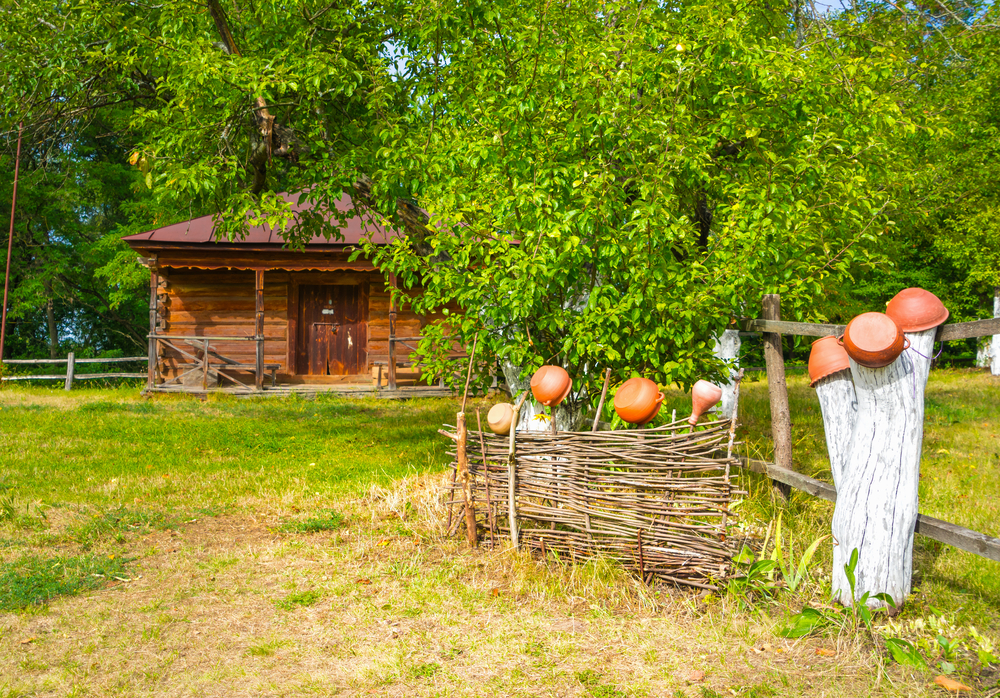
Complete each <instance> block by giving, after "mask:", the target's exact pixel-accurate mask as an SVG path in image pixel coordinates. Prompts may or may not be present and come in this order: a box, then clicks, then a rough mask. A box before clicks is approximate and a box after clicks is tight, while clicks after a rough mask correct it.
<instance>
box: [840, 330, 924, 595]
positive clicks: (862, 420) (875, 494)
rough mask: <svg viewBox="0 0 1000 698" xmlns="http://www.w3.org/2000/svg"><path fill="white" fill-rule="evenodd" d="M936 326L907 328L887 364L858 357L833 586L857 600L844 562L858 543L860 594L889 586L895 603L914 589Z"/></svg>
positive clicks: (886, 589)
mask: <svg viewBox="0 0 1000 698" xmlns="http://www.w3.org/2000/svg"><path fill="white" fill-rule="evenodd" d="M936 332H937V328H932V329H929V330H924V331H923V332H914V333H908V334H907V335H906V336H907V338H908V339H909V340H910V348H909V349H907V350H905V351H904V352H903V353H902V354H900V355H899V357H898V358H897V359H896V360H895V361H894V362H892V363H891V364H889V365H888V366H885V367H883V368H867V367H865V366H861V365H859V364H857V363H856V362H855V361H854V360H853V359H851V374H852V375H853V376H854V389H855V392H856V393H857V399H858V413H857V421H856V423H855V426H854V431H853V434H852V436H851V445H850V452H849V454H848V456H847V459H846V461H845V466H844V468H843V470H842V472H841V478H842V484H838V486H837V506H836V508H835V509H834V513H833V537H834V548H833V593H834V597H835V598H836V599H837V600H839V601H840V602H841V603H843V604H845V605H849V604H852V603H853V601H854V599H852V598H851V589H850V584H849V582H848V578H847V574H846V572H845V570H844V567H845V565H846V564H847V563H848V561H849V560H850V558H851V553H852V551H853V550H855V549H857V551H858V562H857V567H856V568H855V569H854V577H855V586H854V598H855V599H859V598H861V596H862V595H863V594H865V593H866V592H867V593H868V594H869V595H870V596H869V599H868V605H869V606H872V607H876V606H884V605H885V604H884V603H883V602H882V601H879V600H877V599H874V598H871V597H872V596H874V595H875V594H879V593H886V594H888V595H889V596H891V597H892V599H893V600H894V602H895V605H896V606H900V605H902V603H903V601H904V600H905V599H906V597H907V595H908V594H909V593H910V585H911V575H912V571H913V533H914V528H915V526H916V523H917V504H918V502H917V499H918V496H917V490H918V485H919V482H920V451H921V443H922V440H923V433H924V388H925V387H926V385H927V376H928V373H929V372H930V364H931V356H932V351H933V347H934V336H935V334H936Z"/></svg>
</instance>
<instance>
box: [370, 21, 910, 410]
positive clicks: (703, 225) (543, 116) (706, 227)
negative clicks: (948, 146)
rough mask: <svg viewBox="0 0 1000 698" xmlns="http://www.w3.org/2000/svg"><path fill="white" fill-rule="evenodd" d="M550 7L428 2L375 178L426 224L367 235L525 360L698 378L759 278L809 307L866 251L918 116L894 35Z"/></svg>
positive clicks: (807, 312)
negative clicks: (379, 236)
mask: <svg viewBox="0 0 1000 698" xmlns="http://www.w3.org/2000/svg"><path fill="white" fill-rule="evenodd" d="M542 7H543V8H544V12H539V9H538V6H535V5H520V4H516V3H515V4H507V5H504V6H503V7H502V8H500V7H496V6H490V7H486V6H477V5H472V6H470V5H467V4H465V3H461V4H454V5H452V4H447V3H446V4H443V5H442V4H440V3H439V4H436V5H435V8H437V13H436V14H430V15H425V16H424V21H423V24H422V26H421V27H419V28H417V29H416V30H415V34H416V39H415V41H414V43H413V44H412V45H411V46H410V47H409V52H408V53H407V54H406V57H407V63H406V73H405V74H406V75H407V76H408V77H411V78H412V80H413V83H414V84H415V85H416V86H417V88H416V89H417V92H416V95H415V99H414V100H413V103H412V104H411V107H410V109H408V110H407V111H406V112H404V113H402V114H401V115H400V117H399V118H398V119H397V120H396V121H394V122H390V123H389V124H387V125H386V127H385V128H383V130H382V132H381V133H380V137H381V139H382V150H381V151H380V156H381V162H382V167H381V168H380V169H379V170H378V171H377V173H376V174H373V179H374V180H375V181H377V182H385V183H390V182H391V183H399V182H403V183H407V184H408V185H409V187H410V190H409V192H408V193H409V195H410V196H412V197H413V198H414V199H415V200H419V201H420V202H423V203H425V205H426V207H427V208H428V209H429V210H431V211H433V212H434V215H435V216H436V221H437V225H436V226H434V230H433V231H432V232H431V234H430V235H429V236H427V237H426V238H425V239H422V240H414V239H413V236H411V237H410V238H409V239H408V240H400V241H398V242H396V243H395V244H394V245H393V246H391V247H390V248H388V249H381V248H375V247H370V248H369V249H368V250H367V252H368V254H370V255H372V256H374V257H375V258H376V259H378V260H379V262H380V263H381V264H382V265H384V266H387V267H389V268H391V269H393V270H394V271H395V272H396V273H397V274H398V275H399V276H400V277H401V278H403V279H405V280H406V281H407V282H409V283H412V284H416V283H422V284H423V285H424V286H425V287H426V288H427V289H428V290H427V292H426V293H425V294H424V295H423V296H422V297H421V298H420V300H419V301H417V304H418V305H420V306H421V307H424V308H426V309H433V308H441V307H444V306H446V304H447V303H457V304H458V305H459V306H460V307H462V308H463V309H465V310H468V311H471V312H469V314H467V315H465V316H464V317H462V318H461V319H455V320H453V321H452V322H451V324H450V332H452V333H455V332H457V333H458V334H459V335H460V336H462V337H463V338H466V339H468V338H469V337H471V335H472V333H473V332H474V331H477V330H486V331H487V333H488V334H487V336H486V338H485V345H486V346H487V347H488V348H489V349H490V350H492V351H493V352H495V353H496V354H497V355H499V356H502V357H504V358H508V359H509V360H510V361H511V362H512V363H514V364H515V365H518V366H523V367H524V368H527V369H530V368H534V367H537V366H538V365H539V364H541V363H544V362H558V363H562V364H564V365H566V366H567V367H569V368H570V370H571V372H572V373H574V374H575V376H576V377H577V378H578V379H579V378H584V376H585V375H588V374H587V373H586V371H585V369H586V368H588V367H589V368H594V367H597V366H601V367H603V366H610V367H612V368H613V369H614V370H615V372H616V374H617V375H618V376H620V377H626V376H627V375H628V374H629V373H630V372H633V371H635V372H640V373H643V374H644V375H647V376H648V377H651V378H654V379H656V380H658V381H660V382H669V381H677V380H679V381H681V382H688V383H689V382H692V381H693V380H695V379H696V378H698V377H699V376H700V375H701V374H703V373H705V372H707V371H709V370H710V369H711V366H712V364H711V359H710V351H711V337H712V335H714V334H716V333H718V332H719V331H721V330H722V329H723V328H725V327H726V326H727V325H728V324H729V322H730V321H731V319H732V318H733V317H734V316H739V315H754V314H756V310H757V307H758V306H759V302H760V299H761V296H762V295H763V294H765V293H770V292H779V293H781V294H782V301H783V305H784V306H785V307H786V308H789V310H791V314H794V315H797V316H799V317H803V318H809V317H816V315H817V314H816V313H815V312H813V310H812V308H811V306H812V304H813V302H814V300H815V299H816V298H817V297H819V296H821V295H822V294H823V293H824V292H825V291H826V290H827V289H828V288H829V287H830V286H831V285H835V284H836V283H837V281H838V278H839V277H840V275H842V274H844V273H846V272H847V271H848V270H849V269H851V268H852V266H853V265H855V264H856V263H857V262H858V261H868V260H870V259H871V258H872V256H873V255H877V253H878V244H877V243H878V237H879V236H880V235H881V234H882V233H883V232H884V231H885V230H886V229H887V227H888V225H889V222H890V219H889V217H888V216H887V215H886V214H887V213H888V212H889V211H891V210H892V208H893V206H894V205H895V204H896V203H897V202H896V200H895V199H894V193H895V192H893V191H891V190H889V189H887V188H886V187H884V186H882V185H881V184H880V182H883V181H884V180H885V179H886V177H885V171H886V169H887V166H888V164H889V163H891V162H892V161H893V156H894V154H893V152H892V150H891V147H890V146H891V144H892V142H893V134H894V133H895V132H897V131H900V130H902V131H908V132H915V131H916V130H917V128H918V123H917V120H916V118H915V116H914V115H913V114H908V113H904V112H903V111H902V110H901V108H900V103H901V102H902V101H903V98H904V96H905V95H906V94H907V93H908V92H909V91H911V90H912V89H913V87H912V85H910V84H909V83H907V82H906V81H901V80H899V76H900V74H903V73H905V70H906V64H905V60H904V55H903V52H902V51H898V50H895V49H894V48H893V46H892V44H891V42H890V43H888V44H886V43H885V42H874V41H870V40H868V39H866V38H864V37H865V36H866V33H865V31H864V27H862V26H859V25H857V24H856V23H855V22H854V21H853V20H851V19H850V18H843V19H839V20H831V21H834V22H837V23H838V24H837V26H836V27H835V29H836V31H829V30H828V29H827V28H826V27H821V26H818V25H815V24H813V25H807V26H800V27H799V31H798V32H796V31H794V30H793V27H792V25H791V23H790V20H789V16H788V14H787V13H786V12H785V8H777V9H768V8H767V7H766V6H764V5H761V4H758V3H751V4H750V5H749V6H747V7H745V8H743V9H740V10H738V11H736V12H735V14H734V13H733V12H731V11H730V10H731V8H728V7H726V8H723V7H722V6H721V5H719V4H718V3H714V2H700V3H698V2H695V3H683V4H681V5H677V6H667V7H664V6H652V5H639V6H636V5H609V4H605V3H589V4H588V3H583V4H581V3H574V4H573V6H572V7H564V6H555V5H544V6H542ZM800 38H801V44H800V46H799V47H798V48H797V47H796V43H797V42H798V41H799V40H800ZM387 193H389V192H387ZM418 243H419V244H418ZM426 248H430V250H431V251H432V254H426ZM441 334H443V332H442V333H441ZM483 339H484V338H483V337H481V340H480V341H481V342H483ZM424 348H425V351H427V353H428V354H432V353H433V348H432V347H427V346H426V345H425V347H424ZM591 373H592V374H593V375H595V376H596V375H598V374H599V372H598V371H592V372H591ZM589 380H592V379H589V378H585V381H584V387H586V388H587V391H586V393H585V394H589V395H593V394H594V393H595V392H596V391H595V390H594V388H595V387H596V386H594V385H593V384H589V385H588V384H587V381H589Z"/></svg>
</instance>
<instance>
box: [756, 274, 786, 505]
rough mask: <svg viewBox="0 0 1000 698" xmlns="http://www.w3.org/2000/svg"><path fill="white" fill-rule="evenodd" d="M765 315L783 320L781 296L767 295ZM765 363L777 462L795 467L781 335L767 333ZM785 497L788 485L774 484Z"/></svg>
mask: <svg viewBox="0 0 1000 698" xmlns="http://www.w3.org/2000/svg"><path fill="white" fill-rule="evenodd" d="M762 311H763V312H762V313H761V314H762V316H763V318H764V319H765V320H781V296H780V295H778V294H777V293H769V294H767V295H766V296H764V302H763V307H762ZM762 337H763V340H764V361H765V363H766V364H767V392H768V395H769V396H770V400H771V436H772V438H773V440H774V462H775V465H777V466H778V467H779V468H784V469H786V470H794V468H793V467H792V420H791V414H790V412H789V409H788V385H787V383H786V382H785V358H784V354H783V352H782V350H781V335H780V334H778V333H777V332H764V333H763V335H762ZM775 488H776V489H777V490H778V492H779V493H780V494H781V495H782V497H784V498H786V499H787V497H788V495H789V494H790V492H791V490H790V489H789V488H788V486H787V485H782V484H775Z"/></svg>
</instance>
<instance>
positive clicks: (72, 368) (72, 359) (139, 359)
mask: <svg viewBox="0 0 1000 698" xmlns="http://www.w3.org/2000/svg"><path fill="white" fill-rule="evenodd" d="M146 361H147V359H146V357H145V356H124V357H116V358H108V359H78V358H76V355H75V354H74V353H73V352H70V353H69V354H68V355H67V356H66V358H65V359H4V360H3V362H2V363H3V364H4V365H11V366H31V365H42V364H66V373H65V374H56V375H53V374H46V375H29V376H3V377H0V381H43V380H50V381H55V380H65V388H66V390H72V388H73V382H74V381H78V380H92V379H95V378H145V377H146V373H145V372H143V373H127V372H114V373H110V372H105V373H77V372H76V365H77V364H126V363H146Z"/></svg>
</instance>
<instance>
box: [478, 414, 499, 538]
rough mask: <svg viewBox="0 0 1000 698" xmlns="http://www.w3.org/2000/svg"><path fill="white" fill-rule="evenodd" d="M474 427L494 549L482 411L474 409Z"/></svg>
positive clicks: (491, 503) (491, 507) (491, 500)
mask: <svg viewBox="0 0 1000 698" xmlns="http://www.w3.org/2000/svg"><path fill="white" fill-rule="evenodd" d="M476 427H477V429H478V430H479V451H480V453H481V454H482V456H483V478H484V479H483V483H484V484H485V485H486V521H487V523H488V524H489V527H490V547H491V548H495V547H496V541H495V540H494V539H493V529H494V528H495V527H496V525H495V522H494V517H493V498H492V497H490V467H489V461H487V460H486V442H485V441H483V416H482V410H480V409H478V408H477V409H476Z"/></svg>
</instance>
